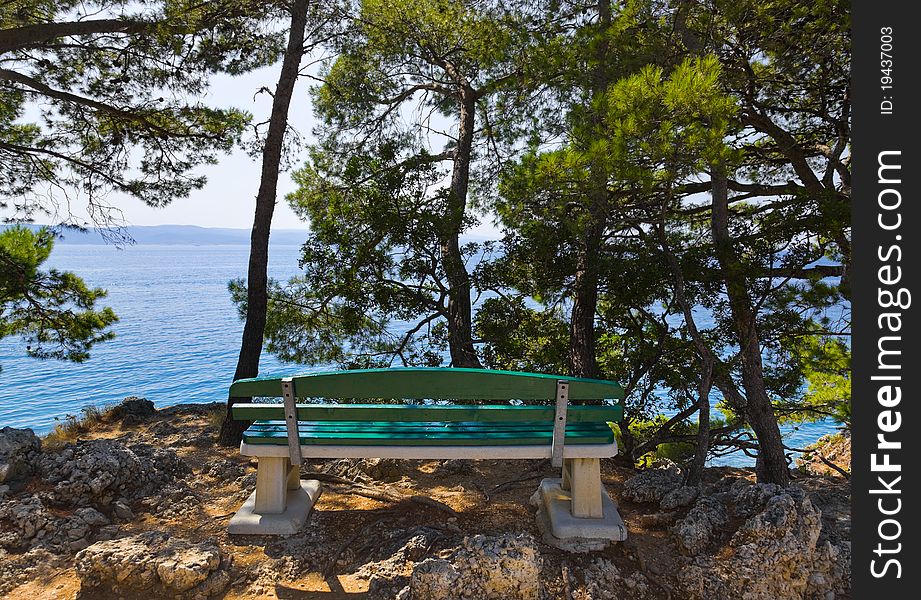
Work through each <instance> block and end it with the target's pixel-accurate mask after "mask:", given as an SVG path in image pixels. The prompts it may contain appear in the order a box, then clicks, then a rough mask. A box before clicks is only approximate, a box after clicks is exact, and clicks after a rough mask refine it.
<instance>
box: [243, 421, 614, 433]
mask: <svg viewBox="0 0 921 600" xmlns="http://www.w3.org/2000/svg"><path fill="white" fill-rule="evenodd" d="M283 425H285V423H284V421H276V420H272V421H256V422H255V423H253V424H252V425H250V427H249V431H252V432H254V433H255V432H259V431H274V430H276V429H278V428H279V427H281V426H283ZM607 427H608V426H607V424H606V423H573V424H571V425H569V426H567V428H566V429H567V431H570V430H571V431H594V430H599V431H604V430H605V429H606V428H607ZM548 428H549V429H552V424H550V423H544V422H502V423H465V422H457V423H433V422H429V421H423V422H418V423H417V422H392V421H299V422H298V430H299V431H345V432H348V431H367V430H369V429H373V430H374V431H388V430H392V431H467V430H469V431H543V430H545V429H548Z"/></svg>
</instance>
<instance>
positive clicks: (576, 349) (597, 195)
mask: <svg viewBox="0 0 921 600" xmlns="http://www.w3.org/2000/svg"><path fill="white" fill-rule="evenodd" d="M596 8H597V11H598V23H599V27H600V31H599V35H600V36H601V39H600V40H599V41H598V44H597V49H596V52H595V68H594V72H593V73H592V78H591V95H592V100H593V101H595V100H597V99H598V98H599V97H600V96H601V95H602V94H604V93H605V92H606V91H607V88H608V85H609V83H610V82H609V81H608V79H609V77H608V72H607V68H608V65H607V64H606V63H607V55H608V44H607V42H606V41H605V39H604V35H605V32H606V31H607V29H608V28H609V27H610V26H611V3H610V0H598V4H597V7H596ZM602 121H603V116H602V115H601V114H599V113H598V111H596V110H593V111H592V113H591V129H590V132H589V135H590V136H591V137H592V138H594V136H596V135H599V134H600V133H601V130H602V126H603V125H602ZM589 185H590V186H591V187H590V189H589V190H588V194H587V195H588V198H587V200H588V206H587V210H588V215H587V219H586V225H585V230H584V232H583V235H582V240H581V244H580V246H579V254H578V257H577V259H576V276H575V281H574V282H573V290H572V313H571V315H570V319H569V371H570V374H571V375H573V376H574V377H590V378H600V377H601V369H599V368H598V361H597V358H596V356H595V312H596V311H597V308H598V259H599V256H598V255H599V253H600V250H601V237H602V234H603V232H604V221H605V216H604V206H605V205H606V204H607V200H608V198H607V196H608V187H607V186H608V173H607V169H606V168H605V166H604V165H603V164H600V161H592V162H591V163H590V164H589Z"/></svg>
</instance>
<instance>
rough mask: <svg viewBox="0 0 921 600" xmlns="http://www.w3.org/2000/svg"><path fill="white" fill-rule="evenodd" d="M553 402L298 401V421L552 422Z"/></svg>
mask: <svg viewBox="0 0 921 600" xmlns="http://www.w3.org/2000/svg"><path fill="white" fill-rule="evenodd" d="M232 411H233V418H234V419H237V420H240V421H257V420H273V419H283V418H284V407H283V406H282V405H280V404H235V405H234V406H233V408H232ZM622 415H623V407H622V406H620V405H619V404H616V405H612V406H570V407H569V409H568V411H567V423H597V422H607V421H613V422H616V421H619V420H620V419H621V417H622ZM554 416H555V410H554V407H552V406H507V405H479V406H466V405H450V406H437V405H421V404H298V405H297V418H298V421H391V422H403V421H414V422H420V421H428V422H459V421H464V422H478V423H480V422H482V423H485V422H502V421H513V422H523V421H535V422H538V421H548V422H551V423H552V422H553V419H554Z"/></svg>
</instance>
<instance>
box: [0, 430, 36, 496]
mask: <svg viewBox="0 0 921 600" xmlns="http://www.w3.org/2000/svg"><path fill="white" fill-rule="evenodd" d="M41 450H42V442H41V440H40V439H38V437H36V435H35V433H34V432H33V431H32V430H31V429H14V428H12V427H4V428H3V429H0V483H4V482H6V481H12V480H14V479H20V478H23V477H27V476H29V475H31V474H32V472H33V471H34V470H35V466H36V461H37V458H38V455H39V453H41Z"/></svg>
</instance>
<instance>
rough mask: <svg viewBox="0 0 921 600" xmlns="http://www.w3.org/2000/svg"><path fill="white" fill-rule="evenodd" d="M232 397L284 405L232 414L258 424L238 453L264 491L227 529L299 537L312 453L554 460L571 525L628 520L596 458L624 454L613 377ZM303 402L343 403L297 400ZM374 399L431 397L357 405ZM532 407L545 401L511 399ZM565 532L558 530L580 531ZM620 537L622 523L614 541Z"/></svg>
mask: <svg viewBox="0 0 921 600" xmlns="http://www.w3.org/2000/svg"><path fill="white" fill-rule="evenodd" d="M230 395H231V396H233V397H238V398H239V397H243V398H246V397H273V398H281V399H282V402H281V403H273V404H265V403H256V404H250V403H247V404H235V405H234V406H233V409H232V412H233V417H234V419H237V420H245V421H253V424H252V425H251V426H250V427H249V428H248V429H247V430H246V431H245V432H244V434H243V442H242V444H241V445H240V451H241V453H242V454H243V455H245V456H253V457H257V458H258V460H259V462H258V472H257V481H256V490H255V491H254V492H253V494H252V495H251V496H250V497H249V499H248V500H247V501H246V503H244V505H243V507H242V508H241V509H240V511H238V512H237V514H236V515H235V516H234V518H233V519H231V522H230V525H229V530H230V532H231V533H257V534H284V533H294V532H296V531H297V530H298V529H299V528H300V527H301V526H302V525H303V523H304V521H305V520H306V518H307V514H308V513H309V511H310V509H311V507H312V506H313V503H314V502H315V500H316V498H317V497H318V496H319V493H320V485H319V482H316V481H300V478H299V472H300V468H299V466H300V464H301V463H302V462H303V459H304V458H308V457H309V458H370V457H378V458H407V459H448V458H464V459H540V458H550V459H551V460H552V462H553V464H554V466H558V467H560V468H561V469H562V477H561V478H560V479H559V480H556V481H555V482H554V481H551V482H550V483H548V484H547V486H549V487H548V490H546V491H547V492H548V493H549V494H550V495H553V496H554V499H555V501H557V502H561V501H565V503H566V504H567V506H566V508H567V517H568V518H571V519H575V520H576V523H575V525H579V523H580V522H582V521H583V520H592V522H593V523H594V520H599V519H601V520H605V517H606V515H605V509H606V508H607V509H608V510H607V512H612V511H613V512H614V513H615V514H614V515H608V516H610V517H612V518H613V517H616V520H617V521H618V522H619V519H620V517H619V516H617V515H616V509H613V508H612V507H613V503H612V501H611V500H610V498H609V497H608V496H607V493H606V492H605V491H604V487H603V486H602V484H601V474H600V462H599V459H601V458H606V457H611V456H615V455H616V454H617V444H616V442H615V440H614V434H613V431H612V429H611V427H610V425H609V423H610V422H616V421H619V420H620V418H621V416H622V414H623V407H622V405H621V401H622V399H623V389H622V388H621V387H620V385H619V384H617V383H615V382H611V381H602V380H595V379H581V378H575V377H565V376H559V375H541V374H534V373H518V372H510V371H490V370H484V369H452V368H403V369H364V370H355V371H339V372H331V373H315V374H309V375H301V376H296V377H290V378H277V377H276V378H269V377H266V378H255V379H241V380H238V381H235V382H234V383H233V385H232V386H231V389H230ZM307 399H327V400H339V401H340V403H325V404H306V403H299V400H307ZM367 400H375V401H380V400H387V401H391V402H394V401H402V402H405V401H421V400H425V401H430V402H429V403H426V404H418V403H416V404H405V403H403V404H396V403H389V404H369V403H356V402H361V401H367ZM441 400H451V401H454V402H458V401H460V402H463V401H467V402H470V401H476V402H480V403H481V404H443V403H442V404H439V403H437V401H441ZM535 400H537V401H545V402H547V404H541V405H534V404H522V403H520V402H518V403H515V404H510V403H509V402H510V401H535ZM570 400H572V401H585V400H608V401H609V402H608V403H606V404H604V405H597V404H595V405H579V404H570ZM342 401H346V402H342ZM611 401H613V402H614V403H611ZM497 402H501V403H502V404H497ZM487 403H492V404H487ZM553 485H557V487H558V488H559V489H558V490H552V489H550V488H552V486H553ZM543 487H546V486H544V483H542V488H543ZM548 502H549V501H548ZM552 517H553V515H552V514H551V518H552ZM620 523H621V524H622V522H620ZM582 524H584V522H583V523H582ZM595 524H596V525H597V524H598V523H595ZM561 527H562V529H561V528H560V527H557V528H555V531H554V533H555V534H556V533H562V534H563V535H565V534H566V531H576V530H579V531H581V529H579V528H578V527H576V529H572V527H570V528H569V530H566V526H565V524H564V525H562V526H561ZM624 533H625V531H624V530H623V528H622V526H621V527H620V531H619V532H618V536H620V538H621V539H622V537H623V535H624Z"/></svg>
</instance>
